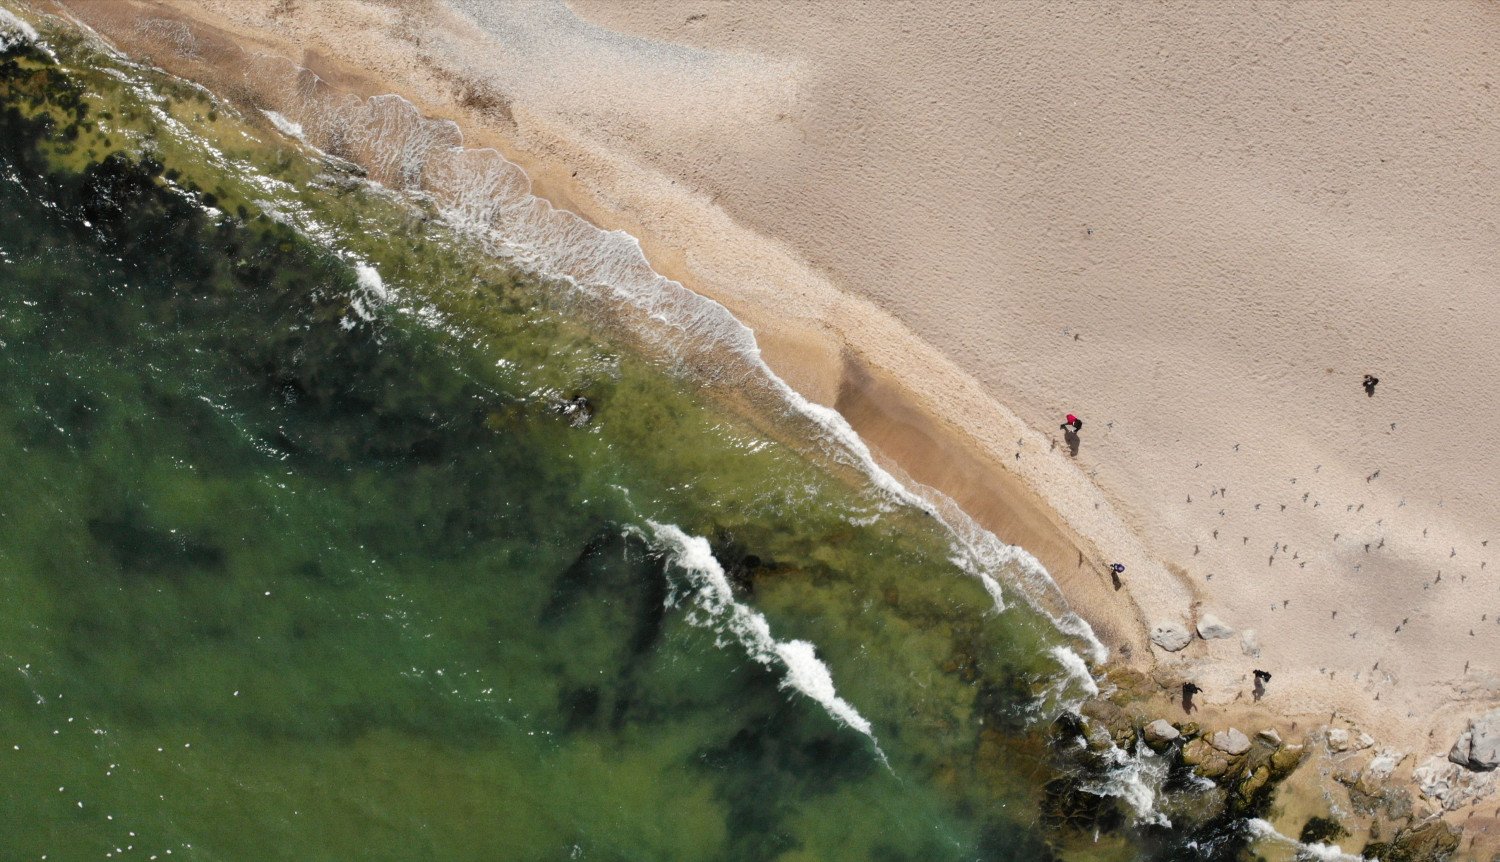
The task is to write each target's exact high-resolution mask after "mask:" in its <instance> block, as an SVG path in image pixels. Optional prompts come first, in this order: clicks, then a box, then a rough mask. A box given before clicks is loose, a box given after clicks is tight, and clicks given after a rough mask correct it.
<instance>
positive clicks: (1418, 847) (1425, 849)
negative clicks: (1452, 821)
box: [1363, 820, 1459, 862]
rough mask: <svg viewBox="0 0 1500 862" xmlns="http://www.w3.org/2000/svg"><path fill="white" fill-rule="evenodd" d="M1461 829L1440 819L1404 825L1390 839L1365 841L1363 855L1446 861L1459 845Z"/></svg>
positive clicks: (1402, 861) (1393, 860) (1395, 861)
mask: <svg viewBox="0 0 1500 862" xmlns="http://www.w3.org/2000/svg"><path fill="white" fill-rule="evenodd" d="M1458 839H1459V831H1458V829H1456V828H1454V827H1453V826H1449V825H1448V824H1447V823H1444V822H1443V821H1441V820H1432V821H1429V822H1427V823H1423V824H1421V825H1420V826H1413V827H1411V828H1410V829H1403V830H1401V831H1400V832H1397V833H1396V837H1394V838H1392V839H1391V840H1390V842H1389V843H1387V842H1383V841H1377V842H1374V843H1371V844H1367V845H1365V849H1364V853H1363V855H1364V856H1365V858H1367V859H1377V860H1379V862H1444V860H1447V859H1449V858H1451V857H1452V856H1453V852H1454V851H1455V850H1457V849H1458Z"/></svg>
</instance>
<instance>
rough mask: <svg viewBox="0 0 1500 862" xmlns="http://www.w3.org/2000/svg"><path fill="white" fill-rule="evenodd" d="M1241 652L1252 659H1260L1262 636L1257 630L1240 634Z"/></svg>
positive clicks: (1247, 630)
mask: <svg viewBox="0 0 1500 862" xmlns="http://www.w3.org/2000/svg"><path fill="white" fill-rule="evenodd" d="M1240 652H1242V653H1244V654H1245V655H1247V656H1249V657H1251V658H1260V635H1258V634H1256V633H1255V629H1245V630H1244V631H1242V632H1240Z"/></svg>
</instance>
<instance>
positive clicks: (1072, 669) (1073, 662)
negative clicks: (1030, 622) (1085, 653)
mask: <svg viewBox="0 0 1500 862" xmlns="http://www.w3.org/2000/svg"><path fill="white" fill-rule="evenodd" d="M1052 657H1053V658H1055V659H1057V663H1058V664H1060V665H1062V666H1063V670H1065V671H1067V678H1069V679H1072V680H1074V681H1076V682H1077V683H1078V686H1079V688H1082V689H1083V692H1084V693H1085V694H1087V695H1089V696H1090V697H1092V696H1094V695H1096V694H1098V693H1099V684H1098V683H1097V682H1095V681H1094V675H1093V674H1091V673H1089V667H1088V665H1086V664H1084V663H1083V659H1082V658H1080V657H1079V655H1078V653H1076V652H1073V651H1072V650H1070V649H1068V648H1067V647H1065V646H1055V647H1053V648H1052Z"/></svg>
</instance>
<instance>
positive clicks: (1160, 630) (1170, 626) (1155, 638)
mask: <svg viewBox="0 0 1500 862" xmlns="http://www.w3.org/2000/svg"><path fill="white" fill-rule="evenodd" d="M1192 640H1193V636H1192V635H1190V634H1188V630H1187V626H1185V625H1183V624H1182V623H1180V622H1178V621H1177V620H1167V621H1165V622H1159V623H1157V624H1156V625H1154V626H1152V627H1151V642H1152V643H1154V644H1156V645H1157V646H1159V647H1161V648H1162V649H1164V650H1166V651H1167V652H1177V651H1178V650H1180V649H1182V648H1183V647H1185V646H1187V645H1188V644H1189V643H1190V642H1191V641H1192Z"/></svg>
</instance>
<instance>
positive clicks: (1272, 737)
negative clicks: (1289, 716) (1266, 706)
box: [1255, 727, 1281, 748]
mask: <svg viewBox="0 0 1500 862" xmlns="http://www.w3.org/2000/svg"><path fill="white" fill-rule="evenodd" d="M1255 735H1256V736H1258V737H1260V738H1261V739H1264V740H1265V741H1266V742H1269V743H1271V744H1272V745H1274V746H1276V747H1277V748H1280V747H1281V734H1279V733H1277V732H1276V728H1274V727H1268V728H1266V729H1265V730H1262V731H1261V732H1260V733H1257V734H1255Z"/></svg>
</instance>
